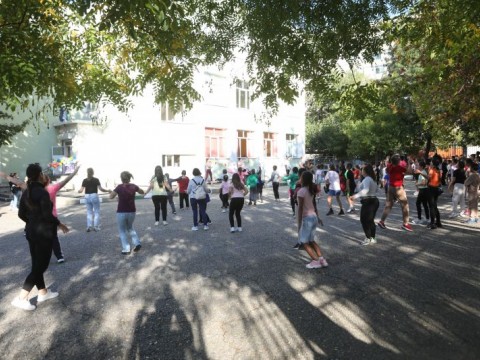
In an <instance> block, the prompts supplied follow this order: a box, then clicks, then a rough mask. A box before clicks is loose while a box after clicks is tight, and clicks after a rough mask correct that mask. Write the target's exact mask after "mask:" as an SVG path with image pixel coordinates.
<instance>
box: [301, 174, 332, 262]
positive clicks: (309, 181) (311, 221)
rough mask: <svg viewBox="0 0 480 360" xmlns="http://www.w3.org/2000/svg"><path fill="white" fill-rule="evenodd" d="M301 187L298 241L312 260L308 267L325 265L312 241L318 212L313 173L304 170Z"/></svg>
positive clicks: (318, 248) (316, 245)
mask: <svg viewBox="0 0 480 360" xmlns="http://www.w3.org/2000/svg"><path fill="white" fill-rule="evenodd" d="M301 182H302V188H301V189H300V190H298V193H297V200H298V211H297V225H298V241H299V242H300V243H302V244H303V247H304V249H305V251H306V252H307V253H308V255H309V256H310V258H311V259H312V261H311V262H310V263H308V264H307V265H306V266H307V268H308V269H318V268H321V267H327V266H328V263H327V260H325V258H324V257H323V256H322V253H321V250H320V247H319V246H318V244H317V243H316V242H315V241H314V238H315V231H316V229H317V224H318V213H317V211H316V209H315V206H314V199H315V194H316V191H317V187H316V185H315V184H314V183H313V174H312V173H311V172H309V171H305V172H303V174H302V177H301Z"/></svg>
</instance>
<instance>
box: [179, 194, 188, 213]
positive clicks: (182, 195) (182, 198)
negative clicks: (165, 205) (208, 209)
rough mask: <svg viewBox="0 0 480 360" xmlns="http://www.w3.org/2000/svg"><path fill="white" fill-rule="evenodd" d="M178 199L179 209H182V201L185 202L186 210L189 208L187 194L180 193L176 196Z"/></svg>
mask: <svg viewBox="0 0 480 360" xmlns="http://www.w3.org/2000/svg"><path fill="white" fill-rule="evenodd" d="M178 196H179V197H180V209H183V201H184V200H185V206H186V207H187V208H188V207H190V203H189V202H188V194H187V193H180V194H178Z"/></svg>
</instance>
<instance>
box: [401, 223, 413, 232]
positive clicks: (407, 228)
mask: <svg viewBox="0 0 480 360" xmlns="http://www.w3.org/2000/svg"><path fill="white" fill-rule="evenodd" d="M402 229H403V230H405V231H413V228H412V225H410V224H403V225H402Z"/></svg>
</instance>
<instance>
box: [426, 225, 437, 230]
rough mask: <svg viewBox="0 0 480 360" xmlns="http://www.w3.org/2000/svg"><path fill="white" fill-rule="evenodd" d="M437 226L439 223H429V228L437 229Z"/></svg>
mask: <svg viewBox="0 0 480 360" xmlns="http://www.w3.org/2000/svg"><path fill="white" fill-rule="evenodd" d="M436 228H437V224H428V225H427V229H432V230H433V229H436Z"/></svg>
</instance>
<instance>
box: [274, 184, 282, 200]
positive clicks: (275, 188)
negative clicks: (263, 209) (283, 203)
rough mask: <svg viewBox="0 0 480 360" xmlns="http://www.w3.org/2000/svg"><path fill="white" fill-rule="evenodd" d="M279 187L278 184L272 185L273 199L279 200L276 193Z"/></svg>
mask: <svg viewBox="0 0 480 360" xmlns="http://www.w3.org/2000/svg"><path fill="white" fill-rule="evenodd" d="M279 186H280V183H278V182H274V183H273V195H274V196H275V199H277V200H278V199H280V194H279V193H278V187H279Z"/></svg>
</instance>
